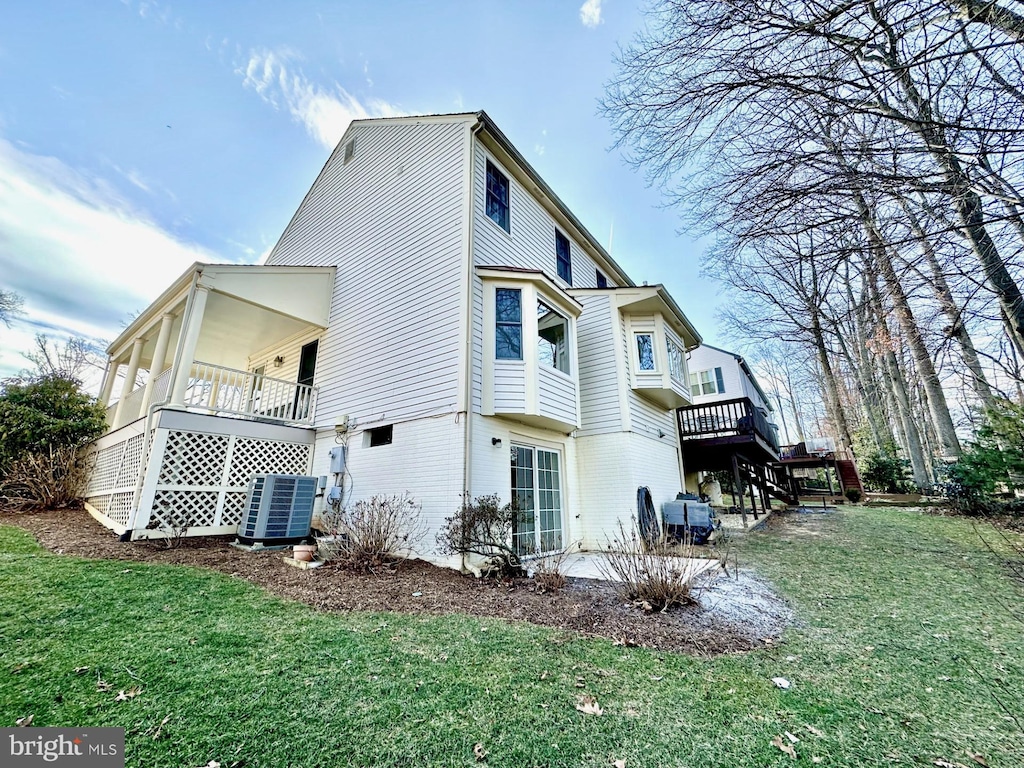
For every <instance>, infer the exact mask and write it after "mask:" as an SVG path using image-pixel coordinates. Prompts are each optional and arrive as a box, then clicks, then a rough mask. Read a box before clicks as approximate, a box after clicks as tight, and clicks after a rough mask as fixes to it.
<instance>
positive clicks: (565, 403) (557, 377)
mask: <svg viewBox="0 0 1024 768" xmlns="http://www.w3.org/2000/svg"><path fill="white" fill-rule="evenodd" d="M537 379H538V381H537V392H538V396H537V399H538V403H537V405H538V407H539V410H540V415H541V416H547V417H549V418H552V419H558V420H559V421H562V422H565V423H568V424H575V423H576V385H575V384H574V383H573V381H572V379H570V378H569V377H568V376H566V375H564V374H561V373H559V372H557V371H554V370H552V369H551V368H548V367H547V366H544V365H540V366H538V368H537Z"/></svg>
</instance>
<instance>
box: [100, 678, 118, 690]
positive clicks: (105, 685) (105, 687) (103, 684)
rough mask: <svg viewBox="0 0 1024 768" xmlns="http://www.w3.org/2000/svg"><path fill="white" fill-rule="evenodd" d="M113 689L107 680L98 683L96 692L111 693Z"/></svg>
mask: <svg viewBox="0 0 1024 768" xmlns="http://www.w3.org/2000/svg"><path fill="white" fill-rule="evenodd" d="M113 687H114V686H112V685H111V684H110V683H108V682H107V681H106V680H97V681H96V690H97V691H109V690H110V689H111V688H113Z"/></svg>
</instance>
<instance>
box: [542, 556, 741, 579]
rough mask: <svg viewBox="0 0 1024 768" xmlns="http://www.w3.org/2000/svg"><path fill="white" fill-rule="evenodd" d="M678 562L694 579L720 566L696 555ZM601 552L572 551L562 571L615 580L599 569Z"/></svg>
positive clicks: (576, 575)
mask: <svg viewBox="0 0 1024 768" xmlns="http://www.w3.org/2000/svg"><path fill="white" fill-rule="evenodd" d="M671 559H672V560H676V561H678V563H679V567H680V568H684V569H686V571H687V572H689V574H690V578H691V579H694V578H696V577H697V576H700V575H701V574H702V573H706V572H707V571H710V570H712V569H716V568H721V564H720V563H719V562H718V561H717V560H708V559H705V558H697V557H673V558H671ZM600 561H601V554H600V553H598V552H574V553H572V554H571V555H568V556H566V558H565V560H564V561H563V563H562V573H563V575H565V576H569V577H571V578H575V579H596V580H599V581H609V580H611V581H616V580H617V579H616V578H615V576H614V574H612V576H611V577H610V578H609V576H607V575H605V574H604V572H603V571H602V570H601V565H600ZM526 566H527V570H528V571H530V572H531V573H532V568H531V566H532V563H529V562H528V563H527V564H526Z"/></svg>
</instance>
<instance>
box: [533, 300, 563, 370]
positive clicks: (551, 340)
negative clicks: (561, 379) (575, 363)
mask: <svg viewBox="0 0 1024 768" xmlns="http://www.w3.org/2000/svg"><path fill="white" fill-rule="evenodd" d="M537 360H538V361H539V362H540V364H541V365H547V366H550V367H551V368H554V369H556V370H559V371H561V372H562V373H569V321H568V320H566V319H565V318H564V317H562V316H561V315H560V314H558V313H557V312H555V310H553V309H552V308H551V307H549V306H548V305H547V304H545V303H544V302H543V301H538V302H537Z"/></svg>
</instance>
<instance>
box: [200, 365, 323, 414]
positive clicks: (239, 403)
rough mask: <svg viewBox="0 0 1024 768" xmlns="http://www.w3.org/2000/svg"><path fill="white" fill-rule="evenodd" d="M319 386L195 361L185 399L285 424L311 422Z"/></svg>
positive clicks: (219, 410)
mask: <svg viewBox="0 0 1024 768" xmlns="http://www.w3.org/2000/svg"><path fill="white" fill-rule="evenodd" d="M316 395H317V388H316V387H314V386H312V385H309V384H297V383H296V382H294V381H285V380H284V379H274V378H271V377H270V376H264V375H262V374H256V373H250V372H249V371H239V370H236V369H234V368H225V367H223V366H220V365H213V364H211V363H203V362H199V361H196V362H194V363H193V364H192V371H191V376H190V378H189V383H188V388H187V389H186V390H185V402H184V403H183V404H184V405H185V406H186V407H187V408H189V409H197V410H204V411H206V412H207V413H212V414H230V415H232V416H243V417H246V418H251V419H257V420H261V421H276V422H281V423H283V424H312V423H313V412H314V409H315V407H316Z"/></svg>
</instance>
